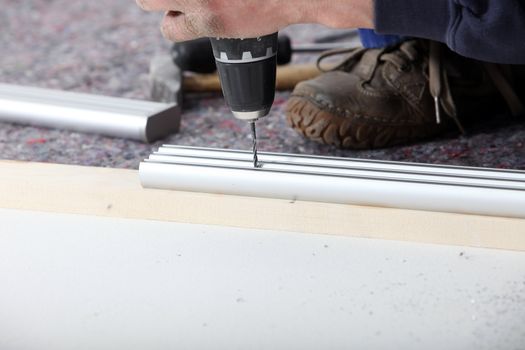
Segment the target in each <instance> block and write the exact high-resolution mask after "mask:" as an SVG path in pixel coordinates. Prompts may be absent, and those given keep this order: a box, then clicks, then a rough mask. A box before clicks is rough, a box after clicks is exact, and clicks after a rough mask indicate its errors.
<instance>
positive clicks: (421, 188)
mask: <svg viewBox="0 0 525 350" xmlns="http://www.w3.org/2000/svg"><path fill="white" fill-rule="evenodd" d="M259 158H260V161H261V163H262V167H261V168H260V169H255V168H253V165H252V154H251V153H250V152H243V151H230V150H220V149H206V148H192V147H180V146H164V147H161V148H160V149H159V151H158V152H155V153H154V154H152V155H151V156H150V157H149V159H147V160H145V161H144V162H143V163H141V165H140V178H141V182H142V185H143V186H144V187H146V188H157V189H172V190H179V191H192V192H208V193H220V194H230V195H242V196H254V197H268V198H278V199H287V200H303V201H316V202H329V203H341V204H356V205H370V206H380V207H394V208H404V209H416V210H429V211H443V212H454V213H467V214H480V215H489V216H505V217H524V218H525V172H522V171H502V170H496V169H481V168H467V167H450V166H436V165H424V164H409V163H395V162H381V161H379V162H376V161H369V160H357V159H345V158H329V157H314V156H299V155H286V154H272V153H260V157H259Z"/></svg>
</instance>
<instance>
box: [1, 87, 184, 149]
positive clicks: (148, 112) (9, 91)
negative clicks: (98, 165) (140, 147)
mask: <svg viewBox="0 0 525 350" xmlns="http://www.w3.org/2000/svg"><path fill="white" fill-rule="evenodd" d="M0 122H8V123H17V124H26V125H33V126H42V127H48V128H57V129H65V130H73V131H78V132H85V133H94V134H101V135H106V136H111V137H120V138H127V139H132V140H137V141H143V142H153V141H156V140H158V139H161V138H164V137H166V136H168V135H169V134H172V133H175V132H177V131H178V130H179V126H180V108H179V107H178V106H177V105H176V104H166V103H158V102H150V101H140V100H130V99H124V98H115V97H107V96H98V95H89V94H80V93H72V92H64V91H57V90H47V89H40V88H32V87H25V86H17V85H8V84H0Z"/></svg>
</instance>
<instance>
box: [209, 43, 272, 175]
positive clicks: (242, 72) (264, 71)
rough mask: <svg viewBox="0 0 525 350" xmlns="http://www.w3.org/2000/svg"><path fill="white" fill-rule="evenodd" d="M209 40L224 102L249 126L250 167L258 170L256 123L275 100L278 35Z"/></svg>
mask: <svg viewBox="0 0 525 350" xmlns="http://www.w3.org/2000/svg"><path fill="white" fill-rule="evenodd" d="M210 40H211V43H212V47H213V55H214V56H215V62H216V64H217V71H218V72H219V78H220V80H221V85H222V91H223V94H224V98H225V99H226V103H227V104H228V105H229V106H230V108H231V110H232V112H233V115H234V116H235V117H236V118H237V119H241V120H246V121H248V122H249V123H250V124H251V131H252V137H253V165H254V167H255V168H258V167H259V161H258V157H257V133H256V128H255V122H256V121H257V120H259V119H260V118H263V117H265V116H267V115H268V114H269V113H270V109H271V107H272V105H273V101H274V98H275V80H276V72H277V47H278V35H277V33H274V34H270V35H266V36H262V37H259V38H250V39H221V38H211V39H210Z"/></svg>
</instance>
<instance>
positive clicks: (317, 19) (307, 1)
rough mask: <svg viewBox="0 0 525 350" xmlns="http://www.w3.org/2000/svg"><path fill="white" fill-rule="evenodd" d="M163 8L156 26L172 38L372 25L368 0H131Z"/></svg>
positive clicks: (245, 35) (152, 8)
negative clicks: (295, 27)
mask: <svg viewBox="0 0 525 350" xmlns="http://www.w3.org/2000/svg"><path fill="white" fill-rule="evenodd" d="M136 1H137V4H138V5H139V6H140V7H141V8H142V9H144V10H146V11H164V12H165V13H166V14H165V16H164V19H163V21H162V25H161V31H162V33H163V34H164V36H165V37H166V38H167V39H169V40H172V41H185V40H192V39H196V38H199V37H222V38H250V37H257V36H262V35H266V34H271V33H275V32H277V31H279V30H280V29H282V28H284V27H286V26H288V25H290V24H296V23H320V24H325V25H327V26H330V27H334V28H357V27H359V28H372V26H373V3H372V2H373V0H338V1H333V0H136Z"/></svg>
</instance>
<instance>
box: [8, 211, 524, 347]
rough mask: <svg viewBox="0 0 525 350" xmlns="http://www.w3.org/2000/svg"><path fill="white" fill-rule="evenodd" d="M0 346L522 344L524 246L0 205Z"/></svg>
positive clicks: (469, 345) (479, 345)
mask: <svg viewBox="0 0 525 350" xmlns="http://www.w3.org/2000/svg"><path fill="white" fill-rule="evenodd" d="M0 220H1V222H2V225H1V228H0V349H25V350H31V349H54V350H60V349H89V350H96V349H127V350H133V349H152V350H154V349H162V350H164V349H343V348H344V349H349V348H357V349H364V348H366V349H378V348H389V349H518V348H520V347H522V345H523V344H525V328H524V327H523V325H524V324H525V253H521V252H512V251H501V250H485V249H479V248H462V247H450V246H438V245H425V244H417V243H407V242H396V241H381V240H369V239H363V238H349V237H340V236H327V235H315V234H309V235H306V234H301V233H288V232H275V231H260V230H251V229H240V228H227V227H220V226H203V225H194V224H180V223H170V222H155V221H145V220H131V219H118V218H100V217H94V216H77V215H66V214H52V213H36V212H29V211H18V210H6V209H1V210H0Z"/></svg>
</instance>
